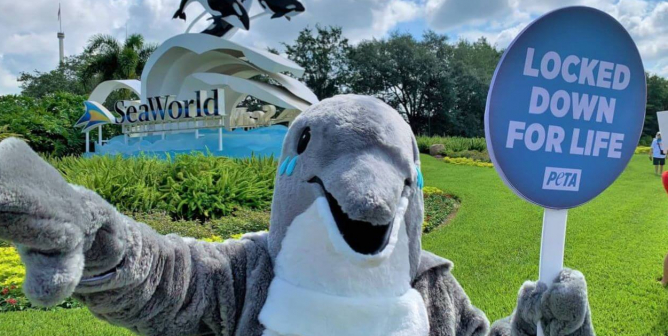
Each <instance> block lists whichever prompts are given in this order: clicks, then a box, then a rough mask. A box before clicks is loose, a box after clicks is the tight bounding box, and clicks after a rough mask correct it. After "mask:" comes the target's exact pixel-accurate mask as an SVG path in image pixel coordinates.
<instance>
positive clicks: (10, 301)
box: [7, 299, 18, 306]
mask: <svg viewBox="0 0 668 336" xmlns="http://www.w3.org/2000/svg"><path fill="white" fill-rule="evenodd" d="M7 303H9V304H10V305H12V306H13V305H15V304H16V303H18V301H16V299H7Z"/></svg>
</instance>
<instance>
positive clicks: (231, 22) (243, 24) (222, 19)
mask: <svg viewBox="0 0 668 336" xmlns="http://www.w3.org/2000/svg"><path fill="white" fill-rule="evenodd" d="M243 1H244V0H181V4H180V6H179V9H178V10H176V12H175V13H174V17H173V18H174V19H177V18H179V19H183V20H185V19H186V13H185V9H186V8H187V7H188V6H189V5H190V4H192V3H195V2H199V3H200V4H201V5H202V7H204V9H205V10H206V11H207V12H208V13H209V14H211V18H209V19H210V20H213V24H212V25H211V26H209V28H207V29H205V30H204V31H202V33H204V34H210V35H215V36H223V35H225V33H227V32H228V31H230V30H231V29H232V28H233V27H237V28H239V29H242V28H243V29H246V30H248V29H249V28H250V19H249V17H248V12H247V11H246V8H245V7H244V5H243V4H242V3H243Z"/></svg>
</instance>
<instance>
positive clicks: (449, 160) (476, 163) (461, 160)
mask: <svg viewBox="0 0 668 336" xmlns="http://www.w3.org/2000/svg"><path fill="white" fill-rule="evenodd" d="M443 161H444V162H446V163H451V164H456V165H463V166H474V167H486V168H492V167H494V165H493V164H492V163H491V162H484V161H477V160H474V159H469V158H464V157H461V158H451V157H444V158H443Z"/></svg>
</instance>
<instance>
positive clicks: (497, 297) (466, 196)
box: [422, 155, 668, 336]
mask: <svg viewBox="0 0 668 336" xmlns="http://www.w3.org/2000/svg"><path fill="white" fill-rule="evenodd" d="M422 160H423V172H424V175H425V182H426V184H427V185H431V186H435V187H438V188H441V189H443V190H445V191H448V192H451V193H453V194H455V195H458V196H459V197H460V198H461V200H462V204H461V208H460V209H459V212H458V213H457V216H456V217H455V219H454V220H453V221H452V222H451V224H450V225H449V226H447V227H443V228H441V229H438V230H436V231H434V232H432V233H430V234H429V235H427V236H425V237H424V238H423V248H425V249H427V250H430V251H433V252H435V253H436V254H438V255H441V256H443V257H446V258H448V259H450V260H452V261H453V262H454V263H455V268H454V274H455V276H456V277H457V279H458V280H459V282H460V283H461V284H462V286H463V287H464V289H465V290H466V292H467V293H468V294H469V296H470V297H471V300H472V301H473V303H474V304H475V305H476V306H478V307H479V308H481V309H482V310H483V311H485V312H486V313H487V316H488V318H489V319H490V320H492V321H494V320H496V319H499V318H501V317H503V316H506V315H508V314H510V313H511V312H512V309H513V308H514V306H515V300H516V295H517V291H518V289H519V287H520V285H521V284H522V283H523V282H524V281H525V280H528V279H536V278H537V277H538V260H539V255H540V236H541V221H542V209H541V208H540V207H538V206H535V205H531V204H529V203H528V202H526V201H523V200H522V199H520V198H519V197H517V196H515V195H514V194H513V193H512V192H511V191H510V190H509V189H508V188H506V186H505V185H504V184H503V182H502V181H501V179H500V178H499V176H498V175H497V174H496V172H495V171H494V169H490V168H487V169H485V168H472V167H466V166H455V165H443V164H441V163H440V162H438V161H437V160H435V159H433V158H431V157H426V156H423V157H422ZM666 252H668V199H667V197H666V194H665V191H664V190H663V187H662V185H661V180H660V178H659V177H656V176H654V172H653V167H652V166H651V165H650V163H649V162H648V160H647V157H646V156H645V155H636V157H634V158H633V160H632V161H631V163H630V165H629V167H628V168H627V169H626V171H625V172H624V173H623V174H622V176H621V177H620V178H619V179H618V180H617V181H616V182H615V183H614V184H613V185H612V186H611V187H610V188H608V189H607V190H606V191H605V192H604V193H603V194H601V195H600V196H599V197H597V198H596V199H595V200H593V201H592V202H590V203H588V204H586V205H584V206H582V207H579V208H577V209H575V210H571V211H569V216H568V227H567V235H566V251H565V261H564V264H565V265H566V266H567V267H570V268H574V269H578V270H580V271H582V272H583V273H584V275H585V277H586V278H587V283H588V286H589V300H590V303H591V307H592V314H593V320H594V327H595V328H596V332H597V335H601V336H605V335H668V291H667V290H664V289H663V288H662V287H661V286H660V284H659V283H658V282H656V281H655V279H656V278H657V277H659V276H660V274H661V269H662V264H663V257H664V256H665V254H666Z"/></svg>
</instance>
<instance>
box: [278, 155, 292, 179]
mask: <svg viewBox="0 0 668 336" xmlns="http://www.w3.org/2000/svg"><path fill="white" fill-rule="evenodd" d="M289 161H290V157H289V156H288V157H286V158H285V161H283V163H281V166H280V167H279V168H278V175H283V174H285V169H286V168H288V162H289Z"/></svg>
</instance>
